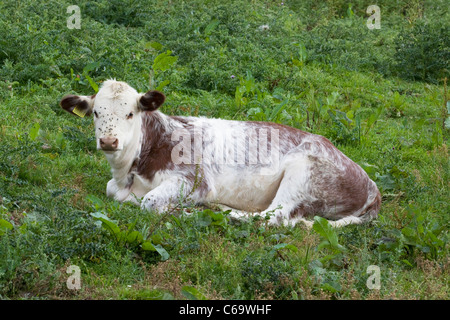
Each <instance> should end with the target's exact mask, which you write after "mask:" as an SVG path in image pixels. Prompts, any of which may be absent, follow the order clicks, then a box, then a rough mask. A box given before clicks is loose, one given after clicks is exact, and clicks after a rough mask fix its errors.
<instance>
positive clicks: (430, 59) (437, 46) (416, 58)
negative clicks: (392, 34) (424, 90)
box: [395, 20, 450, 83]
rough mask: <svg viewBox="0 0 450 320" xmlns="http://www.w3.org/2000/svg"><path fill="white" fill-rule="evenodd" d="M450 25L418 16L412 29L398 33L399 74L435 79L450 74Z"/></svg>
mask: <svg viewBox="0 0 450 320" xmlns="http://www.w3.org/2000/svg"><path fill="white" fill-rule="evenodd" d="M448 27H449V26H448V21H447V23H442V22H439V21H435V22H428V21H425V20H417V21H416V23H415V24H414V26H413V27H412V28H411V29H409V30H405V31H403V32H402V33H400V34H399V35H398V37H397V40H396V41H395V43H396V44H397V46H396V52H395V61H396V68H397V70H398V73H399V74H400V76H402V77H404V78H406V79H415V80H423V81H430V82H434V83H437V82H438V81H439V80H440V79H442V78H444V77H449V76H450V70H449V68H448V61H449V60H450V36H449V33H448Z"/></svg>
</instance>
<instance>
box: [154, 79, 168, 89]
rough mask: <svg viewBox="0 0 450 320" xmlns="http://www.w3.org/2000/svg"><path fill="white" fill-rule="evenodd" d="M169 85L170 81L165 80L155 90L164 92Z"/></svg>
mask: <svg viewBox="0 0 450 320" xmlns="http://www.w3.org/2000/svg"><path fill="white" fill-rule="evenodd" d="M169 84H170V80H164V81H163V82H161V83H160V84H159V85H158V86H157V87H156V89H155V90H158V91H162V89H163V88H164V87H165V86H167V85H169Z"/></svg>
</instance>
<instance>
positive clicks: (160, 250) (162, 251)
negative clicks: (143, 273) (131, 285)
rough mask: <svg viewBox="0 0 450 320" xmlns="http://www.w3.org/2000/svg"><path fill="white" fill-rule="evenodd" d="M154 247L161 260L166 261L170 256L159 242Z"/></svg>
mask: <svg viewBox="0 0 450 320" xmlns="http://www.w3.org/2000/svg"><path fill="white" fill-rule="evenodd" d="M154 247H155V250H156V251H158V253H159V255H160V256H161V260H162V261H166V260H167V259H169V257H170V255H169V253H168V252H167V251H166V249H164V248H163V247H162V246H161V245H160V244H157V245H156V246H154Z"/></svg>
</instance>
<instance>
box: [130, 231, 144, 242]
mask: <svg viewBox="0 0 450 320" xmlns="http://www.w3.org/2000/svg"><path fill="white" fill-rule="evenodd" d="M142 240H143V236H142V234H141V233H140V232H139V231H136V230H134V231H131V232H129V233H128V234H127V242H128V243H130V244H132V243H136V242H138V243H139V242H142Z"/></svg>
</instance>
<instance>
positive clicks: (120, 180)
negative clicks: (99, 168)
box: [105, 126, 142, 188]
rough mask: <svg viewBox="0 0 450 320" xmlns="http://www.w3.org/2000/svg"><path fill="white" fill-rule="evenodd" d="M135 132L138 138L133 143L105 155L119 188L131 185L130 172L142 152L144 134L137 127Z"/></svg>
mask: <svg viewBox="0 0 450 320" xmlns="http://www.w3.org/2000/svg"><path fill="white" fill-rule="evenodd" d="M136 127H137V129H136V131H135V132H134V136H135V137H136V138H134V139H132V140H131V143H129V144H127V145H124V147H123V149H122V150H120V151H116V152H114V153H105V156H106V159H107V160H108V162H109V165H110V167H111V172H112V175H113V179H114V180H116V182H117V185H118V186H119V187H122V188H123V187H125V186H126V185H127V184H128V183H129V178H130V177H129V172H130V170H131V167H132V165H133V163H134V162H135V160H136V159H137V158H138V157H139V153H140V150H141V140H142V133H141V131H140V126H136Z"/></svg>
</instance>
